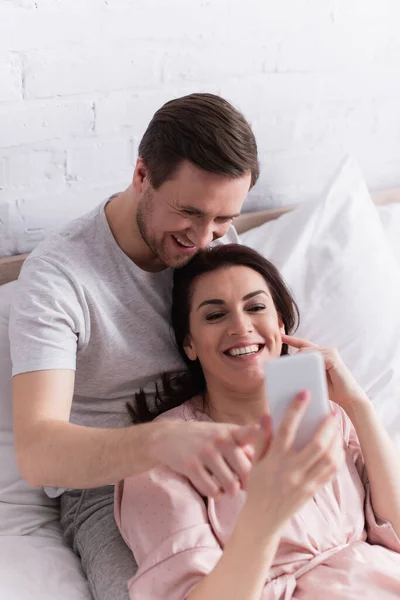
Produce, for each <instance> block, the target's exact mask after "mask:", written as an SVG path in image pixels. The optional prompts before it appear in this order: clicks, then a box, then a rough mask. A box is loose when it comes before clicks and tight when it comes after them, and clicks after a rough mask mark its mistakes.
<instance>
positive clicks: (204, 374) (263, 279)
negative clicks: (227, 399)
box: [128, 244, 298, 422]
mask: <svg viewBox="0 0 400 600" xmlns="http://www.w3.org/2000/svg"><path fill="white" fill-rule="evenodd" d="M171 319H172V327H173V330H174V335H175V340H176V344H177V346H178V350H179V353H180V354H181V356H182V358H183V360H184V361H185V364H186V365H187V370H186V371H185V372H183V373H175V374H168V373H167V374H165V375H164V377H163V388H162V389H157V394H156V408H154V406H152V407H150V406H149V405H148V403H147V399H146V395H145V394H144V392H143V391H142V392H140V394H137V397H136V400H137V402H136V406H135V408H133V407H132V406H130V407H128V409H129V411H130V414H131V416H132V418H133V420H134V421H135V422H143V421H149V420H152V419H154V418H155V417H156V416H158V415H159V414H161V413H163V412H165V411H167V410H169V409H171V408H173V407H176V406H179V405H181V404H182V403H184V402H186V401H187V400H189V399H190V398H193V397H194V396H198V395H199V394H200V395H202V396H203V399H204V400H206V396H205V393H206V380H207V398H209V396H210V393H212V390H213V387H214V385H215V384H216V385H217V387H218V386H219V385H218V382H221V381H223V382H224V384H225V385H227V386H228V389H229V390H230V391H231V393H236V391H237V390H238V389H240V390H241V392H243V391H244V389H243V386H244V385H245V387H246V389H247V392H248V393H250V392H251V391H254V390H258V394H257V395H258V397H259V401H260V403H261V405H262V406H263V405H264V398H263V393H264V388H263V386H262V385H261V387H260V383H262V381H263V365H264V362H265V360H266V359H267V356H279V355H280V354H287V352H288V347H287V345H286V344H283V345H282V344H281V338H280V334H281V333H282V332H286V333H292V332H294V331H295V328H296V325H297V323H298V308H297V305H296V303H295V301H294V299H293V298H292V296H291V294H290V292H289V290H288V288H287V287H286V285H285V283H284V281H283V279H282V277H281V275H280V274H279V272H278V270H277V269H276V268H275V267H274V265H273V264H272V263H270V262H269V261H268V260H267V259H265V258H263V257H262V256H261V255H260V254H258V252H255V251H254V250H252V249H250V248H247V247H246V246H242V245H238V244H227V245H221V246H218V247H217V248H214V249H212V250H203V251H200V252H198V254H197V255H196V256H195V257H194V258H193V259H192V260H191V261H190V263H189V264H188V265H186V266H185V267H183V268H180V269H176V270H175V272H174V287H173V298H172V310H171ZM217 393H218V395H219V398H220V399H221V393H220V391H219V392H217Z"/></svg>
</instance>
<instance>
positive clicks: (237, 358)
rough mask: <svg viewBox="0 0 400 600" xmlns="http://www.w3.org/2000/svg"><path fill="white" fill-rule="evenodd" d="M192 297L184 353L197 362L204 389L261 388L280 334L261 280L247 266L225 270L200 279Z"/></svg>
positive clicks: (277, 350) (278, 349) (279, 343)
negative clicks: (215, 386)
mask: <svg viewBox="0 0 400 600" xmlns="http://www.w3.org/2000/svg"><path fill="white" fill-rule="evenodd" d="M192 294H193V295H192V302H191V311H190V335H189V338H188V340H187V345H186V347H185V351H186V354H187V355H188V357H189V358H190V359H191V360H195V359H196V358H198V359H199V361H200V363H201V366H202V369H203V372H204V375H205V378H206V381H207V384H208V385H210V383H211V382H212V381H213V382H214V383H216V384H219V385H221V384H222V385H226V386H228V387H233V388H234V389H236V390H237V391H239V390H241V389H242V390H243V391H244V390H246V389H247V390H249V389H250V388H253V387H257V386H259V385H260V384H261V383H263V381H264V365H265V363H266V361H268V360H269V359H270V358H274V357H278V356H279V355H280V353H281V348H282V340H281V333H282V332H284V328H283V324H282V321H281V320H280V318H279V317H278V314H277V312H276V309H275V305H274V303H273V300H272V297H271V293H270V291H269V288H268V285H267V283H266V281H265V280H264V278H263V277H262V276H261V275H260V274H259V273H257V271H254V270H253V269H250V268H249V267H244V266H232V267H226V268H222V269H218V270H216V271H213V272H211V273H206V274H205V275H201V276H200V277H199V278H198V279H197V280H196V281H195V282H194V285H193V290H192Z"/></svg>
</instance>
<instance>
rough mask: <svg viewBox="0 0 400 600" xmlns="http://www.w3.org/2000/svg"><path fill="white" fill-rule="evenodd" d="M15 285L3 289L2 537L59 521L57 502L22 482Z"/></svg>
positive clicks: (0, 404) (0, 386) (0, 378)
mask: <svg viewBox="0 0 400 600" xmlns="http://www.w3.org/2000/svg"><path fill="white" fill-rule="evenodd" d="M13 288H14V282H13V283H7V284H6V285H2V286H1V287H0V465H1V468H0V535H24V534H27V533H31V532H32V531H35V530H36V529H37V528H38V527H41V526H42V525H44V524H46V523H49V522H51V521H54V520H55V519H58V518H59V510H58V504H57V501H55V500H52V499H50V498H48V497H47V496H46V494H45V493H44V492H43V490H42V489H39V488H31V487H30V486H29V485H28V484H27V483H25V481H24V480H23V479H22V477H21V475H20V473H19V470H18V467H17V463H16V459H15V451H14V436H13V422H12V420H13V419H12V401H11V358H10V345H9V339H8V317H9V313H10V305H11V301H12V294H13Z"/></svg>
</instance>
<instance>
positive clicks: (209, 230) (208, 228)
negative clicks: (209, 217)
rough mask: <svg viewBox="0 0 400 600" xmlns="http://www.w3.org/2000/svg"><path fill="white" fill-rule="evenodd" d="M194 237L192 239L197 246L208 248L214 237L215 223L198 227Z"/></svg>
mask: <svg viewBox="0 0 400 600" xmlns="http://www.w3.org/2000/svg"><path fill="white" fill-rule="evenodd" d="M193 237H194V239H192V241H193V242H194V243H195V244H196V246H197V248H206V247H207V246H208V245H209V244H211V242H212V241H213V239H214V226H213V224H212V223H211V224H209V225H204V226H202V227H198V228H197V229H196V230H195V231H194V236H193Z"/></svg>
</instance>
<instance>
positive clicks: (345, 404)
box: [282, 334, 369, 412]
mask: <svg viewBox="0 0 400 600" xmlns="http://www.w3.org/2000/svg"><path fill="white" fill-rule="evenodd" d="M282 342H283V343H284V344H288V345H289V346H292V348H297V350H298V351H299V352H310V351H312V350H314V351H317V352H320V353H321V354H322V356H323V358H324V361H325V369H326V378H327V382H328V391H329V398H330V399H331V400H332V402H335V403H336V404H339V406H341V407H342V408H343V409H344V410H345V411H346V412H348V411H349V410H350V408H351V406H352V404H354V403H355V402H359V401H367V402H369V400H368V398H367V395H366V394H365V392H364V390H363V389H362V388H361V386H360V385H359V383H358V382H357V380H356V378H355V377H354V376H353V375H352V374H351V373H350V371H349V370H348V368H347V367H346V365H345V364H344V362H343V360H342V357H341V356H340V354H339V351H338V350H337V349H336V348H320V347H319V346H317V345H315V344H313V343H311V342H309V341H307V340H302V339H300V338H297V337H294V336H292V335H286V334H282Z"/></svg>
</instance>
